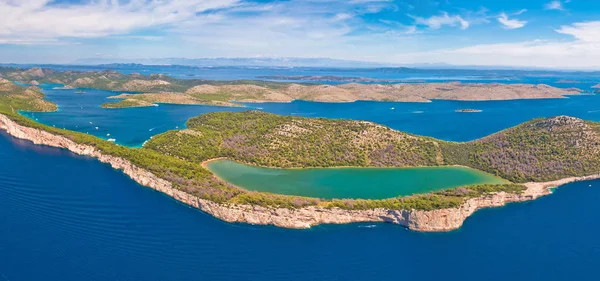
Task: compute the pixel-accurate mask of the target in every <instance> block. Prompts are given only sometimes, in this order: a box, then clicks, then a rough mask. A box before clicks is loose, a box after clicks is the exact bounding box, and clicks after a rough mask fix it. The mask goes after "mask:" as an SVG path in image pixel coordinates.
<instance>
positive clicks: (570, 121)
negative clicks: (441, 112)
mask: <svg viewBox="0 0 600 281" xmlns="http://www.w3.org/2000/svg"><path fill="white" fill-rule="evenodd" d="M599 128H600V125H598V124H597V123H593V122H586V121H583V120H581V119H578V118H574V117H567V116H558V117H552V118H548V119H535V120H532V121H529V122H526V123H523V124H521V125H519V126H516V127H513V128H510V129H507V130H504V131H501V132H498V133H496V134H493V135H491V136H488V137H485V138H483V139H480V140H476V141H472V142H468V143H458V144H457V143H445V144H443V145H442V150H443V152H444V156H445V158H446V162H447V163H448V164H459V165H464V166H469V167H473V168H476V169H480V170H483V171H487V172H489V173H492V174H495V175H498V176H500V177H502V178H505V179H508V180H510V181H513V182H527V181H550V180H556V179H561V178H565V177H572V176H585V175H591V174H595V173H600V133H599V132H600V131H599Z"/></svg>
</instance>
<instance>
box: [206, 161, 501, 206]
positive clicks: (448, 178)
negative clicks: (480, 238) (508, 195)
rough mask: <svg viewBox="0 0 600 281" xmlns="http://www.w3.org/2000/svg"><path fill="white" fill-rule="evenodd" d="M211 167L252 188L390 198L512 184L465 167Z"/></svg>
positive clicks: (231, 164) (234, 164)
mask: <svg viewBox="0 0 600 281" xmlns="http://www.w3.org/2000/svg"><path fill="white" fill-rule="evenodd" d="M207 167H208V169H209V170H210V171H211V172H213V173H215V174H216V175H217V176H219V177H220V178H221V179H223V180H225V181H227V182H229V183H231V184H234V185H236V186H239V187H242V188H244V189H247V190H251V191H261V192H270V193H278V194H285V195H298V196H307V197H316V198H325V199H332V198H360V199H384V198H392V197H397V196H403V195H412V194H417V193H428V192H430V191H436V190H441V189H447V188H453V187H459V186H465V185H473V184H499V183H506V181H505V180H502V179H500V178H498V177H495V176H493V175H490V174H487V173H484V172H481V171H477V170H473V169H469V168H464V167H427V168H399V169H394V168H316V169H271V168H263V167H256V166H251V165H246V164H241V163H238V162H234V161H230V160H215V161H212V162H209V163H208V165H207Z"/></svg>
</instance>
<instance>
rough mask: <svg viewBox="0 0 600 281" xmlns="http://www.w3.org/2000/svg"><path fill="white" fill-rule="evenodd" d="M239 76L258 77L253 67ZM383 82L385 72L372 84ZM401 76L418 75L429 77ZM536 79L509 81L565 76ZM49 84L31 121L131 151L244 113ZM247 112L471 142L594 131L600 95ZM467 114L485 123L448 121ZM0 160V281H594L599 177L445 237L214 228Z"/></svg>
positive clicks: (41, 161)
mask: <svg viewBox="0 0 600 281" xmlns="http://www.w3.org/2000/svg"><path fill="white" fill-rule="evenodd" d="M73 68H75V67H73ZM161 70H164V69H161ZM148 71H152V70H148ZM174 71H175V70H173V72H174ZM186 71H187V70H186ZM203 71H204V70H203ZM236 71H239V72H240V73H243V75H245V76H247V77H256V76H259V75H258V74H257V73H256V70H248V69H244V70H236ZM286 71H287V70H286ZM294 71H297V70H294ZM332 71H333V70H332ZM335 71H337V72H342V71H345V72H344V73H347V75H348V76H365V75H363V74H361V73H354V72H352V71H348V70H335ZM360 71H365V70H360ZM207 72H209V71H207ZM260 72H261V74H260V75H263V74H262V73H263V72H269V73H280V72H279V71H278V70H273V69H269V70H260ZM367 72H368V71H367ZM310 73H314V72H310ZM192 74H193V73H192ZM192 74H189V75H192ZM427 74H428V75H429V76H432V75H434V74H432V73H427ZM476 74H477V73H476ZM182 75H183V74H182ZM193 75H197V74H193ZM215 75H217V74H215ZM219 75H225V74H224V73H221V74H219ZM236 75H238V76H242V74H236ZM282 75H287V74H282ZM311 75H312V74H311ZM377 75H381V74H373V76H377ZM402 75H406V76H407V77H408V78H410V77H416V78H422V77H420V76H421V75H422V73H419V74H418V75H419V77H417V76H416V74H406V73H404V74H402ZM435 75H438V76H440V77H441V78H442V80H443V79H449V80H453V78H455V77H454V76H452V75H450V74H448V75H446V76H444V75H443V73H442V74H435ZM461 75H463V76H464V75H466V74H464V73H463V74H461ZM536 75H538V76H535V77H529V76H527V77H525V76H526V75H524V74H523V73H516V74H515V73H513V74H511V75H508V76H511V77H513V76H514V77H517V78H514V79H513V80H511V81H520V82H523V81H544V80H552V81H554V82H556V81H558V80H559V79H562V78H563V77H552V78H548V77H547V75H546V74H544V75H546V76H539V75H541V74H536ZM565 75H572V76H576V77H570V76H569V77H570V78H569V79H579V80H580V81H584V80H585V81H586V82H585V83H576V84H577V85H575V86H576V87H579V88H582V89H585V90H588V91H589V90H591V89H590V87H591V86H592V85H594V84H595V82H600V78H599V77H596V76H593V75H592V76H590V75H591V74H586V73H584V74H565ZM480 76H485V77H487V76H489V75H488V74H485V73H482V74H481V75H479V76H478V78H481V77H480ZM236 77H237V76H236ZM408 78H406V77H405V78H402V79H408ZM430 78H431V77H430ZM438 78H439V77H438ZM496 78H497V77H496ZM236 79H237V78H236ZM565 79H566V78H565ZM550 82H551V81H550ZM550 82H548V83H550ZM54 86H55V85H44V87H43V88H44V92H45V93H46V94H47V97H48V99H49V100H52V101H54V102H56V103H57V104H58V105H59V111H58V112H55V113H43V114H42V113H24V114H26V115H27V116H29V117H31V118H33V119H37V120H38V121H39V122H43V123H45V124H49V125H54V126H56V127H65V128H67V129H72V130H77V131H80V132H87V133H90V134H93V135H96V136H99V137H103V138H105V139H106V138H115V139H117V143H119V144H122V145H129V146H140V145H141V144H142V143H143V142H144V141H145V140H147V139H149V138H150V137H151V136H152V135H155V134H157V133H160V132H164V131H166V130H171V129H175V128H182V127H183V126H184V125H185V120H186V119H188V118H189V117H192V116H195V115H198V114H202V113H206V112H211V111H221V110H244V109H238V108H233V109H232V108H219V107H208V106H181V105H162V104H161V105H160V106H158V107H148V108H132V109H102V108H100V107H99V106H100V104H102V103H103V102H105V101H107V99H106V97H107V96H109V95H114V94H115V93H113V92H108V91H98V90H85V91H86V93H85V94H75V93H74V91H71V90H53V88H54ZM555 86H560V87H572V86H574V85H572V84H569V83H556V84H555ZM248 107H249V108H253V109H259V110H264V111H267V112H273V113H277V114H285V115H298V116H307V117H327V118H349V119H360V120H370V121H374V122H377V123H382V124H385V125H387V126H390V127H392V128H395V129H399V130H404V131H408V132H411V133H415V134H419V135H426V136H433V137H437V138H442V139H446V140H454V141H466V140H472V139H476V138H479V137H482V136H485V135H488V134H490V133H493V132H496V131H499V130H502V129H504V128H507V127H510V126H513V125H516V124H518V123H521V122H523V121H527V120H530V119H531V118H535V117H545V116H553V115H560V114H566V115H572V116H577V117H581V118H583V119H586V120H596V121H600V97H597V96H594V95H586V96H577V97H575V96H573V97H569V98H567V99H551V100H520V101H495V102H457V101H434V102H432V103H387V102H356V103H341V104H339V103H336V104H330V103H315V102H302V101H297V102H292V103H261V104H248ZM392 108H393V109H392ZM460 108H476V109H481V110H483V112H481V113H456V112H454V110H456V109H460ZM90 122H91V124H90ZM96 127H98V129H96ZM108 134H110V135H108ZM0 159H2V161H0V280H26V281H29V280H260V281H270V280H477V281H480V280H502V281H504V280H598V276H600V269H599V268H598V264H600V240H599V239H598V237H599V235H600V224H598V219H597V214H599V213H600V204H597V203H598V202H599V200H600V181H597V180H596V181H588V182H580V183H573V184H568V185H565V186H562V187H560V188H558V189H557V190H556V192H555V193H554V194H552V195H550V196H547V197H544V198H541V199H539V200H536V201H534V202H529V203H522V204H511V205H508V206H506V207H503V208H497V209H486V210H481V211H478V212H477V213H476V214H475V215H474V216H472V217H470V218H469V219H467V220H466V222H465V225H464V226H463V227H462V228H461V229H460V230H457V231H452V232H448V233H418V232H413V231H408V230H406V229H404V228H402V227H400V226H396V225H390V224H350V225H324V226H318V227H314V228H312V229H310V230H287V229H280V228H275V227H268V226H250V225H245V224H229V223H225V222H222V221H219V220H217V219H214V218H212V217H211V216H209V215H207V214H204V213H202V212H200V211H198V210H195V209H192V208H189V207H187V206H184V205H182V204H179V203H177V202H175V201H174V200H172V199H171V198H169V197H167V196H166V195H163V194H161V193H158V192H155V191H153V190H151V189H149V188H145V187H142V186H140V185H138V184H136V183H135V182H133V181H132V180H131V179H129V178H128V177H127V176H126V175H124V174H122V173H121V172H119V171H116V170H114V169H112V168H111V167H110V166H109V165H106V164H102V163H99V162H98V161H96V160H94V159H91V158H89V157H83V156H78V155H74V154H72V153H70V152H68V151H65V150H61V149H56V148H49V147H43V146H36V145H33V144H32V143H30V142H27V141H23V140H17V139H15V138H12V137H10V136H8V135H6V133H4V132H0Z"/></svg>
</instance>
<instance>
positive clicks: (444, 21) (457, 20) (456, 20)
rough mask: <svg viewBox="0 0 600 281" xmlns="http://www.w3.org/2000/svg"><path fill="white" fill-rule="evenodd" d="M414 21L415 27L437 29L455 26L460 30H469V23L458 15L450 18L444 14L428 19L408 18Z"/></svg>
mask: <svg viewBox="0 0 600 281" xmlns="http://www.w3.org/2000/svg"><path fill="white" fill-rule="evenodd" d="M410 17H412V18H413V19H414V20H415V24H417V25H425V26H427V27H429V28H431V29H439V28H441V27H442V26H444V25H449V26H457V25H459V26H460V28H461V29H467V28H469V22H468V21H466V20H464V19H463V18H462V17H461V16H459V15H454V16H450V15H448V13H446V12H442V13H441V15H436V16H431V17H429V18H423V17H415V16H410Z"/></svg>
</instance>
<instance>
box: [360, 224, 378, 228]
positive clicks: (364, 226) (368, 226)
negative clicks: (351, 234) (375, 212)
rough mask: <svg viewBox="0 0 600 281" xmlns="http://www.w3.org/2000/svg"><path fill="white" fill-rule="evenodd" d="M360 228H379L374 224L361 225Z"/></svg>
mask: <svg viewBox="0 0 600 281" xmlns="http://www.w3.org/2000/svg"><path fill="white" fill-rule="evenodd" d="M358 227H359V228H375V227H377V225H374V224H369V225H359V226H358Z"/></svg>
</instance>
